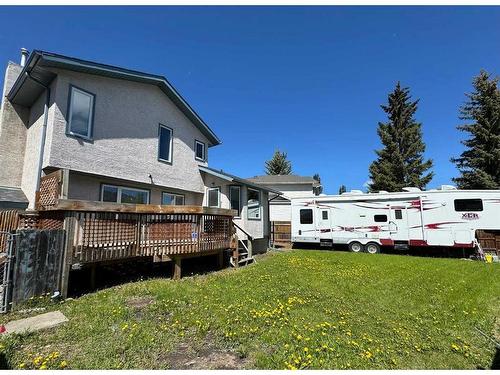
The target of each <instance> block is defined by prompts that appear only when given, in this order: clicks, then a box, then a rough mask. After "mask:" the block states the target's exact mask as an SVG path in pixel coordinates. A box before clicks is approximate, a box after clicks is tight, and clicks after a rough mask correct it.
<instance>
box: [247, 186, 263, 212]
mask: <svg viewBox="0 0 500 375" xmlns="http://www.w3.org/2000/svg"><path fill="white" fill-rule="evenodd" d="M250 190H252V191H256V192H257V193H258V194H259V217H250V216H249V212H250V210H249V208H250V206H249V205H248V191H250ZM252 207H254V206H252ZM247 219H248V220H262V195H261V194H260V190H257V189H252V188H247Z"/></svg>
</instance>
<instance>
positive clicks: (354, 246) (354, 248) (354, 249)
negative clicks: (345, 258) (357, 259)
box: [349, 241, 363, 253]
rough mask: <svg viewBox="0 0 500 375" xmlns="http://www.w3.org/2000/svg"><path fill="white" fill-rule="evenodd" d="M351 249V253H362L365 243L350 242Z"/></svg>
mask: <svg viewBox="0 0 500 375" xmlns="http://www.w3.org/2000/svg"><path fill="white" fill-rule="evenodd" d="M349 251H350V252H351V253H361V252H363V245H362V244H361V243H359V242H356V241H355V242H351V243H350V244H349Z"/></svg>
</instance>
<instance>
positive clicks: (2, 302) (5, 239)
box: [0, 232, 16, 314]
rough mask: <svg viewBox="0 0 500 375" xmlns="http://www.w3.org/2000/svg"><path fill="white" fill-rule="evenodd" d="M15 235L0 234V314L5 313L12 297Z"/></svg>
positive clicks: (8, 233)
mask: <svg viewBox="0 0 500 375" xmlns="http://www.w3.org/2000/svg"><path fill="white" fill-rule="evenodd" d="M15 236H16V235H15V234H14V233H10V232H0V244H1V245H2V249H1V250H2V251H1V252H0V280H2V284H1V286H0V313H2V314H3V313H6V312H7V310H8V308H9V303H10V300H11V296H12V263H13V259H14V249H15Z"/></svg>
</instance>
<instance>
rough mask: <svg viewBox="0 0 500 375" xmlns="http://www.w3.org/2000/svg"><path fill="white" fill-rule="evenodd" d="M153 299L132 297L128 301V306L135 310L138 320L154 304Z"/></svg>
mask: <svg viewBox="0 0 500 375" xmlns="http://www.w3.org/2000/svg"><path fill="white" fill-rule="evenodd" d="M154 301H155V300H154V299H153V298H152V297H147V296H145V297H131V298H129V299H128V300H127V302H126V305H127V306H128V307H130V308H131V309H133V310H134V315H135V317H136V318H137V319H141V318H142V316H143V315H144V310H145V309H146V308H147V307H148V306H149V305H151V304H152V303H154Z"/></svg>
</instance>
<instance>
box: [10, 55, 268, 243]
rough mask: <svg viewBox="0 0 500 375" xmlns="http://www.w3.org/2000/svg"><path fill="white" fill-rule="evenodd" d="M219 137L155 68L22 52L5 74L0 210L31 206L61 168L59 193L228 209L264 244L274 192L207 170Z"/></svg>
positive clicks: (91, 198) (69, 196)
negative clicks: (44, 179) (131, 67)
mask: <svg viewBox="0 0 500 375" xmlns="http://www.w3.org/2000/svg"><path fill="white" fill-rule="evenodd" d="M220 143H221V141H220V140H219V138H218V137H217V135H216V134H215V133H214V132H213V130H212V129H210V127H209V126H208V125H207V124H206V123H205V122H204V121H203V120H202V119H201V117H200V116H199V115H198V114H197V113H196V112H195V111H194V110H193V108H192V107H191V106H190V105H189V104H188V103H187V102H186V101H185V100H184V99H183V98H182V96H181V95H180V94H179V93H178V92H177V91H176V90H175V89H174V88H173V86H172V85H171V84H170V83H169V82H168V81H167V79H166V78H165V77H163V76H159V75H153V74H147V73H142V72H138V71H133V70H129V69H124V68H119V67H115V66H110V65H105V64H101V63H96V62H92V61H85V60H81V59H77V58H72V57H68V56H62V55H59V54H54V53H49V52H44V51H33V52H32V53H31V54H29V55H28V52H27V51H26V50H22V58H21V64H19V65H18V64H15V63H13V62H9V63H8V66H7V70H6V74H5V80H4V88H3V97H2V108H1V114H0V165H1V168H0V209H1V208H2V207H3V208H6V207H21V208H22V207H28V208H31V209H33V208H34V207H35V199H36V194H37V191H39V189H40V178H41V177H42V176H44V175H46V174H48V173H51V172H53V171H56V170H62V171H64V175H65V179H66V181H65V184H66V188H65V190H64V194H65V198H67V199H75V200H86V201H103V202H116V203H133V204H156V205H198V206H201V205H205V206H210V207H221V208H233V209H236V210H237V211H238V215H239V216H238V217H237V218H236V219H235V223H236V224H237V225H238V226H239V227H240V228H241V231H239V235H240V237H243V238H244V237H245V236H246V234H245V233H248V234H250V235H251V236H252V238H254V240H255V243H254V250H255V251H258V250H262V249H265V248H266V247H267V244H268V237H269V225H268V218H269V216H268V215H269V209H268V194H269V192H272V193H277V191H274V190H273V189H271V188H267V187H264V186H260V185H256V184H254V183H252V182H250V181H247V180H245V179H242V178H238V177H236V176H232V175H229V174H226V173H224V172H221V171H217V170H215V169H211V168H209V167H208V153H209V149H210V148H211V147H213V146H217V145H219V144H220Z"/></svg>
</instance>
